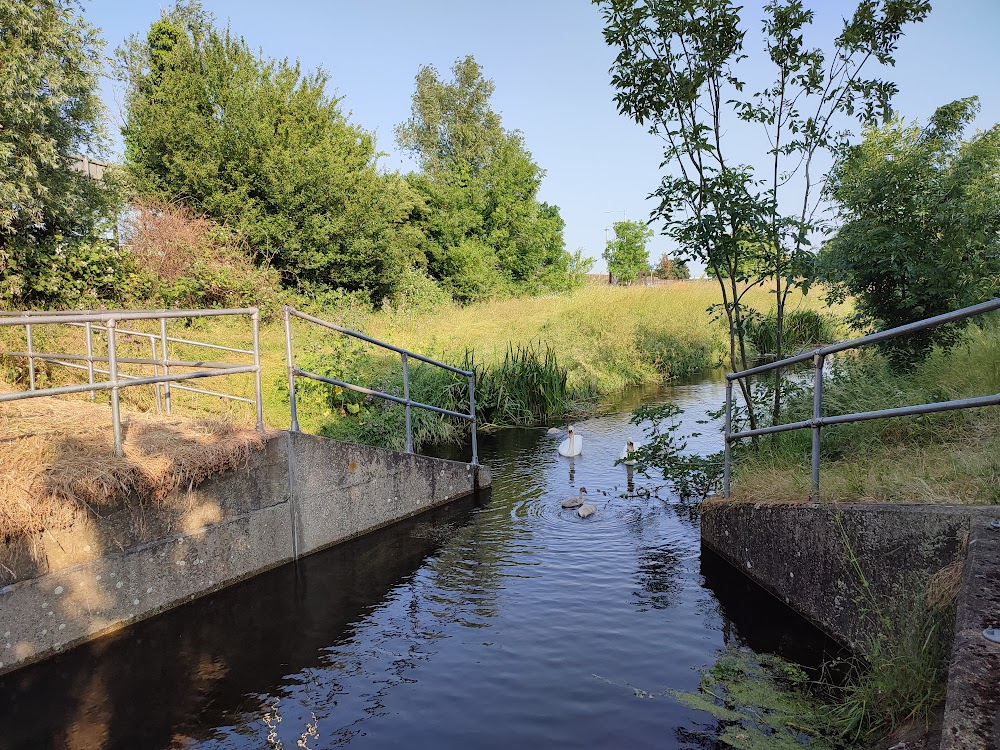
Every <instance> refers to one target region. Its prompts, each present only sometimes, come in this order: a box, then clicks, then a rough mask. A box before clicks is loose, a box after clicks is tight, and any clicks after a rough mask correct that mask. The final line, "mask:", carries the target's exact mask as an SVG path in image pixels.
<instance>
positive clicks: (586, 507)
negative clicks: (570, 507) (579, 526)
mask: <svg viewBox="0 0 1000 750" xmlns="http://www.w3.org/2000/svg"><path fill="white" fill-rule="evenodd" d="M596 512H597V506H596V505H593V504H591V503H584V504H583V505H581V506H580V507H579V508H578V509H577V511H576V514H577V515H578V516H580V518H590V517H591V516H592V515H594V514H595V513H596Z"/></svg>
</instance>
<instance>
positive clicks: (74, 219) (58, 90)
mask: <svg viewBox="0 0 1000 750" xmlns="http://www.w3.org/2000/svg"><path fill="white" fill-rule="evenodd" d="M0 29H2V30H3V31H2V33H0V65H2V68H3V71H4V72H3V75H0V296H2V298H3V300H4V302H5V304H8V305H11V306H13V307H25V306H31V305H43V306H65V305H71V304H74V303H76V302H77V301H80V300H94V299H96V298H97V297H98V296H101V295H105V294H109V296H108V299H115V298H117V297H118V296H119V293H118V292H117V291H116V290H115V289H114V283H115V282H114V279H113V278H112V276H117V275H118V274H119V271H118V270H117V269H116V270H115V271H113V272H109V271H107V270H105V269H106V267H107V265H108V264H109V263H112V262H114V257H115V255H116V252H115V251H114V250H112V249H110V243H105V242H102V241H100V240H92V239H91V238H92V237H95V236H97V235H99V234H101V233H102V232H103V231H104V230H106V229H107V228H108V226H109V225H110V224H111V223H112V222H113V213H114V212H113V210H112V208H111V206H112V203H113V191H112V190H111V188H110V183H108V182H100V181H97V180H91V179H88V178H87V177H85V176H84V175H82V174H80V173H78V172H75V171H73V170H71V169H70V161H71V160H70V157H71V155H73V154H77V153H88V154H90V155H93V154H100V153H101V151H102V150H103V147H104V144H105V133H104V128H103V117H104V109H103V107H102V105H101V102H100V99H99V97H98V96H97V93H96V89H97V82H98V78H99V76H100V73H101V51H102V47H103V43H102V41H101V39H100V37H99V34H98V30H97V29H95V28H94V27H93V26H91V25H90V24H88V23H87V22H86V21H84V20H83V18H82V15H81V8H80V6H79V4H78V3H76V2H73V1H72V0H40V1H39V2H30V3H25V2H21V1H20V0H0Z"/></svg>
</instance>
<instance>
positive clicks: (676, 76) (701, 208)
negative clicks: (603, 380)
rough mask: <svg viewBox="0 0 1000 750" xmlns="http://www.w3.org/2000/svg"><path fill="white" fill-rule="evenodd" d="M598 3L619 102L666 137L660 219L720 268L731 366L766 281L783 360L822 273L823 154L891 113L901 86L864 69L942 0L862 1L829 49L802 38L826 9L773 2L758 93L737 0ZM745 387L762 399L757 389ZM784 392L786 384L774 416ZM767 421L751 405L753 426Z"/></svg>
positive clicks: (692, 252)
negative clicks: (769, 74)
mask: <svg viewBox="0 0 1000 750" xmlns="http://www.w3.org/2000/svg"><path fill="white" fill-rule="evenodd" d="M594 2H595V4H597V5H599V6H601V8H602V11H603V15H604V20H605V28H604V37H605V40H606V41H607V43H608V44H609V45H610V46H612V47H614V48H616V49H617V51H618V53H617V56H616V58H615V62H614V64H613V66H612V71H611V72H612V85H613V86H614V87H615V89H616V90H617V93H616V94H615V101H616V103H617V105H618V109H619V112H621V113H622V114H624V115H627V116H629V117H631V118H633V119H634V120H635V121H636V122H637V123H639V124H640V125H644V126H646V127H648V128H649V130H650V132H652V133H653V134H656V135H659V136H660V137H661V138H662V139H663V140H664V142H665V143H666V147H665V153H664V159H663V166H664V167H665V168H666V170H667V173H666V174H665V176H664V177H663V178H662V180H661V183H660V186H659V188H658V189H657V190H656V191H655V193H654V195H655V196H656V197H658V198H659V200H660V204H659V206H658V207H657V209H656V211H655V213H654V216H655V218H658V219H660V220H662V221H663V222H664V223H665V225H666V228H665V232H666V234H667V235H668V236H670V237H671V238H673V239H674V240H675V242H676V243H677V246H678V254H679V255H680V257H682V258H684V259H686V260H697V261H699V262H701V263H703V264H704V265H705V266H706V268H708V269H709V270H710V271H711V273H712V275H713V276H714V277H715V278H716V279H718V282H719V288H720V291H721V292H722V295H723V301H722V308H721V309H722V310H723V312H724V314H725V317H726V321H727V323H728V327H729V339H730V346H729V360H730V365H731V366H732V367H733V368H734V369H737V370H742V369H745V368H746V367H747V366H748V365H749V357H750V356H751V352H749V351H748V348H747V346H746V341H745V338H744V331H743V316H744V312H745V310H746V305H745V303H744V298H745V295H746V294H747V293H748V292H749V290H750V289H752V288H753V287H754V286H755V285H757V284H765V283H770V284H771V285H772V288H773V290H774V294H775V308H776V313H777V317H776V320H777V344H778V346H777V348H776V354H777V356H778V357H781V356H782V353H783V340H782V339H783V328H784V317H785V304H786V301H787V299H788V296H789V294H790V293H791V290H792V289H794V288H796V287H798V286H804V288H806V289H807V288H808V284H809V281H810V280H811V275H812V265H813V262H812V261H813V256H812V254H811V252H810V248H809V237H810V235H812V234H813V233H814V232H815V230H816V229H818V228H819V224H818V222H817V220H816V217H817V216H820V215H822V213H821V212H819V213H818V212H817V209H818V207H819V204H820V201H821V194H820V189H819V187H820V184H821V183H822V181H823V179H824V175H823V171H824V170H820V169H817V168H816V166H815V164H814V160H815V158H816V157H817V156H818V155H821V154H829V153H831V152H833V153H836V152H838V151H839V150H840V149H841V148H843V146H844V144H845V142H846V137H847V135H848V134H849V129H848V128H849V125H850V119H851V118H852V117H860V118H861V119H862V120H863V121H868V122H870V121H872V120H873V119H874V118H875V117H876V116H878V115H884V114H885V113H887V112H888V111H889V100H890V98H891V96H892V95H893V93H894V92H895V86H894V85H893V84H891V83H889V82H887V81H884V80H881V79H878V78H866V77H865V76H864V72H865V68H866V66H869V67H870V66H871V65H882V66H891V65H892V64H893V63H894V60H893V53H894V51H895V49H896V46H897V44H898V41H899V38H900V36H901V35H902V31H903V28H904V27H905V26H906V25H907V24H909V23H913V22H918V21H921V20H922V19H923V18H924V17H925V16H926V15H927V13H928V12H929V11H930V4H929V3H928V2H927V0H862V1H861V2H859V4H858V5H857V7H856V9H855V11H854V12H853V13H852V14H850V15H847V17H846V18H845V19H844V21H843V26H842V27H841V31H840V34H839V35H838V36H837V37H836V38H835V39H833V40H829V45H828V50H824V49H822V48H819V47H808V46H806V44H805V42H804V40H805V39H808V38H814V37H815V33H814V31H813V25H814V21H815V17H814V14H813V11H812V10H809V9H807V8H805V7H804V4H803V2H801V0H773V1H771V2H768V3H767V4H765V6H764V9H763V11H764V13H763V16H764V17H763V23H762V26H761V28H762V35H763V42H764V47H765V48H766V50H767V56H768V58H769V61H770V63H771V64H772V65H773V68H772V70H773V73H774V77H773V79H772V83H771V84H770V85H767V86H765V87H763V88H759V87H757V86H754V89H756V93H753V94H749V93H747V92H746V91H745V89H746V79H745V78H744V77H743V69H744V68H745V67H755V68H756V70H759V69H760V66H759V63H747V62H746V61H747V59H748V55H747V52H746V49H745V47H744V40H745V37H746V33H747V32H746V31H745V28H744V24H743V19H742V18H741V14H742V13H743V8H742V7H741V6H740V5H738V4H737V2H736V0H640V2H635V1H634V0H594ZM765 64H766V63H765ZM755 141H756V142H757V143H759V146H760V148H759V152H760V153H762V154H767V155H768V159H767V162H768V163H767V165H766V167H763V168H762V169H760V170H759V171H758V170H757V169H755V168H754V167H752V166H750V165H747V164H743V163H741V162H739V161H738V160H737V159H735V158H734V157H733V154H732V152H731V149H732V146H733V145H734V144H737V146H736V147H737V148H738V149H746V147H747V144H748V143H752V142H755ZM748 282H749V283H748ZM740 387H741V388H743V396H744V400H745V401H746V402H748V403H753V398H752V394H751V393H750V390H751V388H752V386H751V385H747V384H745V383H742V382H741V384H740ZM780 397H781V389H780V388H778V389H776V390H775V392H774V403H773V407H772V413H773V414H776V413H777V412H778V410H779V408H780ZM756 418H757V416H756V414H755V413H753V412H751V414H750V421H751V423H752V424H753V423H755V422H756Z"/></svg>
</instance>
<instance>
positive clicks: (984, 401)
mask: <svg viewBox="0 0 1000 750" xmlns="http://www.w3.org/2000/svg"><path fill="white" fill-rule="evenodd" d="M994 310H1000V297H998V298H997V299H993V300H990V301H988V302H981V303H980V304H978V305H972V306H970V307H963V308H961V309H960V310H953V311H952V312H947V313H944V314H942V315H935V316H934V317H931V318H925V319H923V320H918V321H915V322H913V323H907V324H906V325H902V326H897V327H896V328H889V329H887V330H885V331H879V332H878V333H872V334H869V335H867V336H861V337H860V338H856V339H851V340H849V341H841V342H839V343H836V344H830V345H829V346H824V347H820V348H818V349H814V350H813V351H809V352H803V353H802V354H796V355H795V356H792V357H786V358H785V359H782V360H780V361H778V362H771V363H769V364H766V365H760V366H759V367H751V368H749V369H747V370H741V371H740V372H730V373H727V374H726V411H725V427H724V429H725V459H724V468H723V475H722V494H723V497H729V496H730V479H731V474H732V444H733V443H734V442H736V441H737V440H744V439H746V438H750V437H757V436H759V435H773V434H775V433H779V432H789V431H791V430H803V429H807V428H808V429H811V430H812V484H811V486H810V490H809V497H810V498H812V499H813V500H818V499H819V465H820V430H821V429H822V428H823V427H824V426H826V425H837V424H848V423H851V422H863V421H867V420H871V419H889V418H892V417H905V416H910V415H913V414H932V413H936V412H942V411H954V410H957V409H975V408H981V407H984V406H1000V393H997V394H994V395H991V396H977V397H974V398H960V399H954V400H952V401H936V402H932V403H927V404H915V405H913V406H900V407H896V408H892V409H879V410H877V411H865V412H855V413H853V414H838V415H835V416H829V417H824V416H823V365H824V363H825V360H826V357H827V356H829V355H831V354H836V353H837V352H842V351H846V350H848V349H857V348H859V347H862V346H867V345H868V344H876V343H878V342H880V341H887V340H889V339H893V338H896V337H898V336H905V335H907V334H910V333H915V332H916V331H923V330H927V329H928V328H934V327H935V326H939V325H943V324H945V323H954V322H955V321H958V320H965V319H966V318H971V317H974V316H976V315H982V314H983V313H988V312H992V311H994ZM810 359H811V360H812V361H813V366H814V368H815V372H814V375H813V415H812V419H805V420H802V421H799V422H788V423H785V424H778V425H771V426H769V427H759V428H757V429H753V430H744V431H742V432H737V433H733V432H732V425H733V381H736V380H741V379H743V378H747V377H752V376H754V375H760V374H762V373H765V372H770V371H772V370H779V369H781V368H784V367H790V366H791V365H796V364H799V363H801V362H807V361H809V360H810Z"/></svg>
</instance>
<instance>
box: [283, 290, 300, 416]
mask: <svg viewBox="0 0 1000 750" xmlns="http://www.w3.org/2000/svg"><path fill="white" fill-rule="evenodd" d="M283 317H284V319H285V361H286V362H287V363H288V403H289V405H290V406H291V407H292V423H291V425H290V426H289V428H288V429H289V430H291V431H292V432H298V431H299V416H298V413H297V412H296V410H295V365H294V364H292V316H291V314H290V313H289V312H288V308H287V307H285V309H284V313H283Z"/></svg>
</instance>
